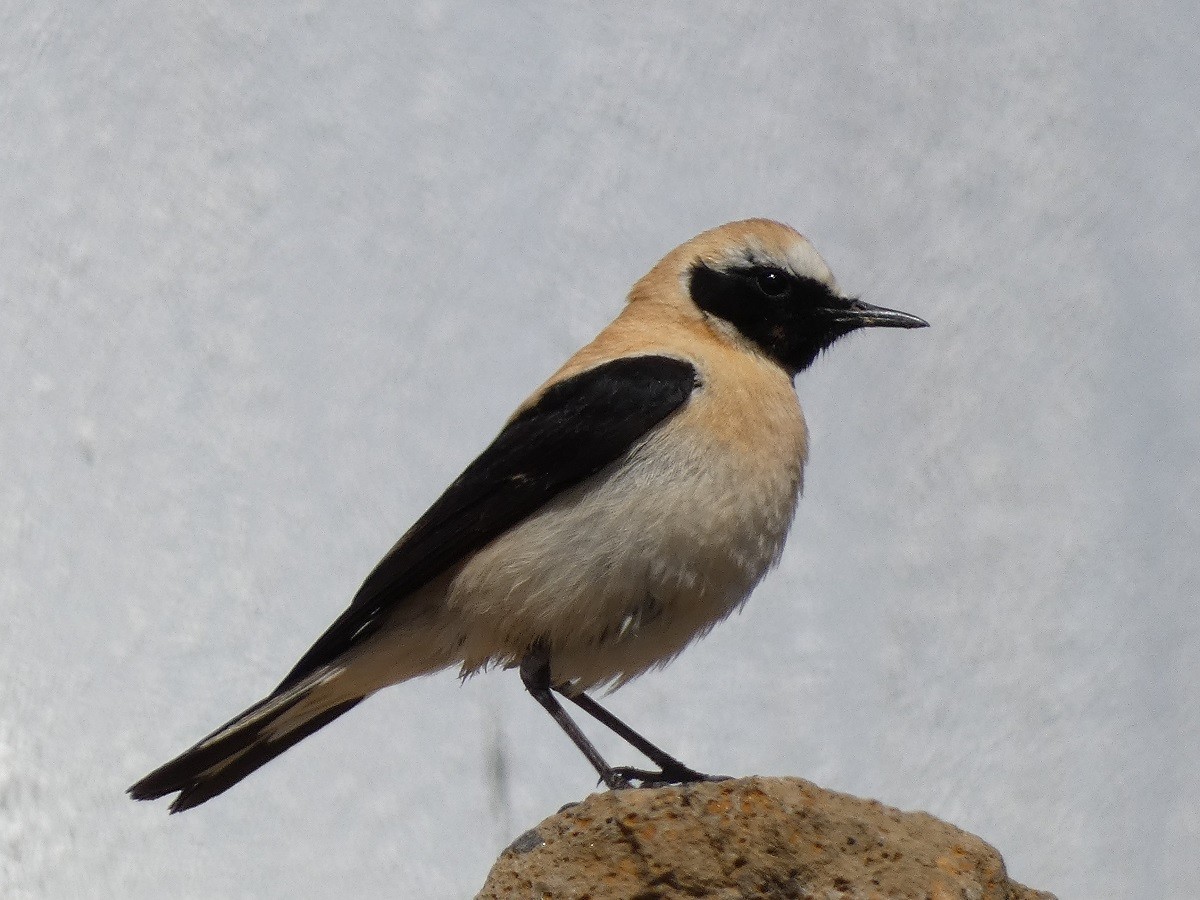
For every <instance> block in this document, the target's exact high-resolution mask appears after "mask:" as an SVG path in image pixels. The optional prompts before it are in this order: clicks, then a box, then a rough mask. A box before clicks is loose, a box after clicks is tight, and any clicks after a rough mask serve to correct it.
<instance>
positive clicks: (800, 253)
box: [721, 234, 841, 294]
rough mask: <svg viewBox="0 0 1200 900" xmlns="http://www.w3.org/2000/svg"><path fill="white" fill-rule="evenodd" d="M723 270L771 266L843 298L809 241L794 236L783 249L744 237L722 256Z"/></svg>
mask: <svg viewBox="0 0 1200 900" xmlns="http://www.w3.org/2000/svg"><path fill="white" fill-rule="evenodd" d="M722 257H723V258H722V260H721V263H722V265H721V268H730V269H734V268H740V267H742V266H747V265H751V266H771V267H774V268H776V269H784V270H786V271H789V272H791V273H792V274H793V275H798V276H800V277H801V278H811V279H813V280H814V281H819V282H821V283H822V284H825V285H828V287H829V289H830V290H831V291H833V292H834V293H835V294H840V293H841V292H840V291H839V290H838V286H837V279H836V278H834V277H833V272H831V271H830V270H829V266H828V265H826V264H825V260H823V259H822V258H821V254H820V253H818V252H817V248H816V247H814V246H813V245H812V244H811V243H810V242H809V240H808V239H807V238H806V237H803V236H802V235H799V234H794V235H792V239H791V240H790V241H788V243H787V246H786V247H784V248H782V252H781V249H780V248H779V246H778V245H775V246H768V245H767V244H765V243H763V242H762V241H761V240H759V238H758V237H757V236H756V235H745V236H744V237H743V238H742V240H741V241H739V242H738V243H737V244H735V245H732V246H730V247H728V248H727V249H726V250H725V252H724V253H723V254H722Z"/></svg>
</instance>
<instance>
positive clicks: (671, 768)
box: [605, 763, 730, 790]
mask: <svg viewBox="0 0 1200 900" xmlns="http://www.w3.org/2000/svg"><path fill="white" fill-rule="evenodd" d="M610 774H611V776H612V780H613V784H610V785H609V787H610V788H612V789H613V790H624V789H627V788H633V787H639V788H654V787H665V786H667V785H672V784H695V783H697V782H702V781H728V780H729V777H730V776H728V775H705V774H704V773H703V772H697V771H696V770H695V769H692V768H689V767H688V766H685V765H683V763H677V764H675V765H666V766H663V767H662V769H660V770H659V771H657V772H655V771H651V770H649V769H638V768H634V767H633V766H617V767H616V768H614V769H612V771H611V773H610ZM605 780H606V781H607V779H605Z"/></svg>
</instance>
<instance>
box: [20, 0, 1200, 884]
mask: <svg viewBox="0 0 1200 900" xmlns="http://www.w3.org/2000/svg"><path fill="white" fill-rule="evenodd" d="M1194 12H1195V11H1194V9H1193V8H1192V6H1191V5H1190V4H1188V3H1184V2H1182V0H1180V2H1174V3H1172V2H1165V0H1164V2H1154V0H1151V2H1148V3H1142V4H1137V5H1131V4H1125V3H1119V2H1116V0H1107V2H1100V3H1080V2H1067V3H1059V4H1043V3H1034V2H1021V3H1011V4H994V5H991V6H986V5H970V4H966V5H964V4H947V3H939V2H928V0H926V2H915V3H909V4H904V5H903V8H893V5H891V4H882V3H866V2H853V0H851V2H846V3H838V4H827V3H816V2H801V3H797V2H775V3H759V4H752V5H751V4H733V3H721V4H717V3H692V2H682V0H677V2H666V3H657V4H653V5H649V4H640V3H609V4H603V5H601V4H582V3H580V4H530V3H516V2H514V3H506V4H481V3H471V2H466V0H459V2H449V0H428V2H416V3H395V2H393V3H386V4H385V3H377V2H367V3H361V4H353V5H346V4H335V3H332V2H328V0H310V2H302V3H298V4H268V3H251V4H246V3H233V2H225V3H222V2H204V3H198V4H167V5H165V6H164V5H161V4H152V3H145V2H135V0H106V2H100V3H95V4H86V5H79V6H77V7H74V8H71V7H68V6H63V5H61V4H56V3H50V2H46V0H24V2H22V0H16V2H10V3H8V4H6V5H5V7H4V10H3V12H2V13H0V121H3V123H4V125H3V128H0V173H2V174H0V414H2V416H3V419H2V426H0V472H2V473H3V476H2V478H0V621H2V622H3V625H2V626H0V889H2V892H3V894H4V896H5V897H20V898H25V897H29V898H60V897H61V898H76V897H121V898H159V897H187V898H193V897H194V898H208V897H246V898H258V897H263V898H275V897H280V898H282V897H296V896H358V897H381V898H382V897H422V898H456V897H465V896H470V895H472V894H473V893H474V891H475V890H477V889H478V888H479V886H481V885H482V883H483V879H484V876H485V874H486V872H487V869H488V867H489V866H490V864H491V862H492V860H493V858H494V857H495V855H496V854H497V853H498V851H499V850H500V849H501V848H502V847H504V846H505V845H506V844H507V843H508V842H509V841H510V840H511V839H512V838H513V837H515V836H516V835H517V834H519V833H520V832H521V831H523V830H524V829H526V828H528V827H530V826H532V825H534V824H535V823H536V822H537V821H539V820H540V819H541V818H543V817H544V816H546V815H548V814H550V813H552V812H554V811H555V810H556V809H558V807H559V806H561V805H562V804H564V803H566V802H569V801H571V800H574V799H577V798H579V797H580V796H582V795H584V794H585V793H587V792H588V791H589V790H591V789H592V788H593V785H594V783H595V779H594V774H593V773H592V771H591V770H590V769H589V767H588V766H587V763H586V762H585V761H584V760H583V758H582V757H581V756H580V755H579V754H578V753H577V752H576V751H575V750H574V749H573V748H572V747H571V746H570V745H569V744H568V743H567V741H566V739H565V738H564V737H563V735H562V734H561V733H560V732H559V731H558V730H557V728H556V727H555V726H554V724H553V723H552V722H551V721H550V719H549V718H548V717H547V716H546V715H545V714H544V713H543V712H542V711H541V709H540V708H538V707H537V705H536V704H535V703H534V702H532V701H531V700H530V699H529V698H527V697H526V696H525V695H524V694H523V691H522V689H521V686H520V683H519V679H518V678H517V676H516V675H515V673H512V672H507V673H505V672H495V673H490V674H488V675H486V676H482V677H479V678H475V679H473V680H471V681H469V682H467V683H466V684H461V685H460V684H459V682H458V680H457V678H456V677H455V675H454V673H445V674H443V675H439V676H435V677H431V678H428V679H425V680H423V681H420V682H418V683H411V684H408V685H405V686H404V687H402V688H398V689H392V690H390V691H388V692H385V693H384V694H382V695H379V696H377V697H376V698H374V699H373V700H372V701H371V702H369V703H367V704H365V705H364V706H362V707H360V708H358V709H356V710H355V711H354V712H353V714H351V715H348V716H346V717H345V718H343V719H341V720H339V721H338V722H336V723H335V724H334V725H332V726H330V727H329V728H327V729H325V730H324V731H322V732H320V733H319V734H318V735H316V736H315V737H313V738H311V739H309V740H307V741H305V742H304V743H303V744H301V745H299V746H298V747H296V748H295V749H294V750H292V751H290V752H289V753H287V754H286V755H285V756H283V757H281V758H280V759H279V760H277V761H276V762H275V763H273V764H272V765H270V766H269V767H268V768H266V769H264V770H262V771H261V772H260V773H258V774H256V775H255V776H253V777H252V778H250V779H249V780H248V781H246V782H244V783H243V784H241V785H239V786H238V787H237V788H236V789H234V790H233V791H231V792H230V793H228V794H226V795H224V796H222V797H220V798H219V799H217V800H215V801H213V802H211V803H209V804H208V805H206V806H203V807H201V808H199V809H197V810H195V811H193V812H190V813H188V814H186V815H183V816H178V817H173V818H168V817H167V815H166V805H165V803H157V804H134V803H132V802H131V801H129V800H128V799H127V798H126V797H125V796H124V793H123V792H124V789H125V787H126V786H127V785H129V784H130V783H131V782H132V781H133V780H134V779H135V778H137V777H139V776H140V775H142V774H143V773H144V772H146V771H147V770H148V769H149V768H151V767H152V766H154V765H157V764H158V763H161V762H163V761H164V760H165V759H167V758H168V757H169V756H172V755H174V754H175V753H176V752H178V751H179V750H182V749H183V748H184V747H186V746H188V745H190V744H191V743H192V742H193V741H195V740H196V739H198V738H199V737H201V736H202V735H203V734H205V733H207V732H208V731H209V730H210V729H212V728H213V727H215V726H216V725H218V724H220V723H221V722H223V721H225V720H226V719H228V718H229V717H230V716H232V715H233V714H235V713H236V712H238V711H239V710H241V709H242V708H243V707H244V706H246V705H247V704H249V703H250V702H251V701H253V700H256V699H257V698H258V697H259V696H261V695H262V694H263V693H264V692H265V691H267V690H269V689H270V688H271V687H273V686H274V684H275V683H276V682H277V681H278V680H279V678H280V677H282V675H283V674H284V672H286V671H287V669H288V668H290V666H291V664H292V663H293V662H294V660H295V659H296V658H297V657H298V655H299V654H300V653H301V652H302V651H303V650H304V649H306V648H307V646H308V645H309V643H310V642H311V641H312V640H313V639H314V638H315V637H316V635H317V634H318V633H319V632H320V631H322V630H323V629H324V627H325V626H326V625H327V624H328V623H329V622H330V621H331V620H332V619H333V618H334V617H335V616H336V615H337V614H338V613H339V612H340V611H341V610H342V609H343V607H344V606H345V604H346V603H347V602H348V600H349V598H350V597H351V595H352V594H353V592H354V590H355V589H356V588H357V587H358V585H359V583H360V581H361V579H362V577H363V576H364V575H365V574H366V573H367V572H368V571H369V570H370V568H371V567H372V566H373V565H374V563H375V562H376V561H377V559H378V558H379V557H380V556H381V555H382V554H383V553H384V552H385V551H386V550H387V549H388V548H389V546H390V545H391V543H392V542H393V541H394V539H395V538H396V537H397V536H398V535H399V534H400V533H401V532H402V531H403V530H404V529H405V528H406V527H407V526H408V525H409V524H410V523H411V522H412V521H413V520H414V519H415V518H416V516H418V515H419V514H420V513H421V512H422V511H423V510H424V509H425V507H426V505H427V504H428V503H430V502H431V501H432V500H433V499H434V498H435V497H436V496H437V495H438V494H439V493H440V492H441V489H442V488H443V487H444V486H445V485H446V484H448V483H449V481H450V480H451V479H452V478H453V477H454V476H455V475H457V474H458V472H459V471H460V470H461V468H462V467H463V466H464V465H465V464H466V463H467V462H468V461H469V460H470V459H471V458H473V457H474V456H475V454H476V453H478V452H479V450H481V449H482V448H483V446H484V445H485V444H486V442H487V441H488V440H490V438H491V437H492V436H493V435H494V434H495V432H496V431H497V430H498V429H499V427H500V425H501V424H502V422H503V420H504V419H505V417H506V416H507V415H508V414H509V412H510V411H511V410H512V408H513V407H514V406H515V404H516V403H517V402H519V401H520V400H521V399H522V398H523V397H524V396H525V395H526V394H527V393H528V392H529V391H530V390H531V389H532V388H533V387H534V386H535V385H537V384H538V383H540V381H541V380H542V379H543V378H544V377H545V376H547V375H548V374H549V373H550V372H551V371H553V370H554V369H555V368H556V367H557V366H558V365H559V363H560V362H561V361H562V360H563V359H564V358H565V357H566V356H567V355H568V354H569V353H570V352H571V351H572V350H574V349H575V348H576V347H577V346H578V345H580V344H582V343H583V342H584V341H586V340H587V339H588V338H590V337H591V335H592V334H593V333H594V332H596V331H597V330H598V329H599V328H600V327H602V326H603V325H604V324H605V323H606V322H607V321H608V320H609V319H610V318H611V317H612V316H613V315H614V314H615V313H616V312H617V311H618V310H619V308H620V306H621V303H622V300H623V297H624V294H625V291H626V290H627V289H628V287H629V286H630V285H631V284H632V282H633V281H634V280H635V279H637V278H638V277H639V276H640V275H641V274H642V273H643V272H645V271H646V270H647V269H648V268H649V267H650V266H651V265H652V264H653V263H654V262H655V261H656V260H657V259H658V258H659V257H660V256H661V255H662V254H664V253H665V252H666V251H667V250H669V249H671V248H672V247H673V246H675V245H676V244H678V243H680V242H681V241H683V240H686V239H687V238H689V237H691V236H692V235H693V234H695V233H697V232H699V231H701V230H703V229H705V228H708V227H711V226H714V225H717V224H719V223H721V222H724V221H727V220H730V219H734V218H741V217H745V216H749V215H764V216H770V217H774V218H778V219H781V220H783V221H786V222H788V223H790V224H792V225H794V226H796V227H797V228H799V229H800V230H802V231H804V232H805V233H806V234H807V235H809V237H811V238H812V240H813V241H814V243H815V244H816V246H817V247H818V248H819V249H820V250H821V252H822V253H823V255H824V256H825V257H826V259H827V260H828V261H829V263H830V265H831V266H832V268H833V270H834V271H835V272H836V273H837V275H838V278H839V280H840V281H841V283H842V285H843V286H844V287H845V288H846V289H847V290H848V291H851V292H854V293H858V294H860V295H862V296H863V297H864V298H865V299H867V300H869V301H871V302H874V303H879V304H884V305H887V306H895V307H899V308H901V309H904V310H907V311H910V312H913V313H916V314H918V315H921V316H923V317H925V318H927V319H928V320H929V321H930V322H931V323H932V326H933V327H932V328H930V329H929V330H927V331H921V332H872V333H863V334H860V335H856V336H855V337H853V338H850V339H848V340H847V341H845V342H843V343H842V344H840V345H839V346H838V347H837V348H835V350H834V351H833V352H831V353H830V354H828V355H827V356H825V357H823V358H822V359H821V360H820V361H819V362H818V363H817V365H816V366H815V367H814V368H813V369H812V370H810V371H809V372H806V373H804V374H803V375H802V376H801V377H800V379H799V381H798V385H797V387H798V390H799V392H800V394H801V397H802V400H803V402H804V405H805V409H806V411H807V415H808V419H809V424H810V427H811V431H812V443H813V449H812V459H811V464H810V466H809V469H808V477H807V480H808V487H807V489H806V495H805V498H804V500H803V502H802V503H801V505H800V512H799V516H798V519H797V522H796V525H795V528H794V530H793V532H792V538H791V541H790V543H789V546H788V550H787V554H786V556H785V558H784V560H783V562H782V564H781V565H780V566H779V568H778V569H777V570H776V571H775V572H774V573H773V574H772V575H770V576H769V577H768V579H767V580H766V582H764V584H763V585H762V586H761V587H760V589H759V590H758V591H757V593H756V594H755V595H754V597H753V598H752V599H751V602H750V603H749V605H748V606H747V607H746V609H745V610H744V612H743V613H742V614H741V615H738V616H735V617H734V618H732V619H731V620H729V621H728V622H727V623H725V624H724V625H723V626H721V627H719V628H718V629H717V630H716V631H715V632H714V633H713V634H712V635H711V636H710V637H709V638H708V639H707V640H705V641H703V642H702V643H700V644H698V645H697V646H695V647H694V648H693V649H692V650H691V651H689V652H688V653H687V654H685V655H684V656H683V657H682V658H681V659H679V660H678V661H677V662H676V663H674V664H673V665H672V666H670V667H669V668H668V669H666V670H665V671H663V672H661V673H656V674H653V675H650V676H647V677H645V678H643V679H642V680H640V681H637V682H635V683H634V684H632V685H630V686H629V687H627V688H626V689H624V690H623V691H621V692H620V693H618V694H616V695H614V696H612V697H611V698H610V700H611V706H612V708H613V709H614V711H616V712H617V713H618V714H620V715H622V716H625V717H627V718H628V720H629V721H630V722H631V723H632V724H634V725H635V726H641V727H642V728H643V730H644V731H645V732H646V733H647V734H648V735H649V736H650V737H652V738H654V739H656V740H657V741H658V742H659V743H661V744H662V745H663V746H664V747H665V748H666V749H668V750H671V751H673V752H675V753H677V754H678V755H679V756H681V757H682V758H683V759H684V760H686V761H687V762H689V763H691V764H692V765H694V766H697V767H699V768H702V769H704V770H706V771H716V772H723V773H728V774H732V775H740V774H751V773H760V774H790V775H800V776H803V777H806V778H810V779H812V780H815V781H817V782H818V783H820V784H822V785H824V786H826V787H830V788H833V789H836V790H840V791H846V792H849V793H853V794H858V795H863V796H869V797H874V798H877V799H879V800H881V801H883V802H885V803H888V804H892V805H895V806H899V807H901V808H904V809H923V810H928V811H929V812H931V813H933V814H935V815H937V816H940V817H943V818H945V819H948V820H949V821H951V822H953V823H955V824H956V825H958V826H960V827H962V828H965V829H968V830H970V831H972V832H974V833H976V834H979V835H980V836H982V837H983V838H984V839H986V840H987V841H989V842H990V843H992V844H993V845H995V846H996V847H997V848H999V850H1000V851H1001V852H1002V853H1003V855H1004V857H1005V859H1006V860H1007V862H1008V865H1009V869H1010V873H1011V874H1012V876H1013V877H1014V878H1016V879H1018V880H1020V881H1023V882H1026V883H1028V884H1031V885H1034V886H1036V887H1039V888H1043V889H1048V890H1052V891H1054V892H1056V893H1058V894H1059V896H1060V897H1061V898H1063V900H1066V898H1075V897H1079V898H1091V897H1102V896H1111V897H1121V896H1142V897H1164V898H1184V897H1190V896H1193V894H1192V891H1193V890H1194V868H1195V862H1194V860H1195V852H1196V850H1197V848H1198V847H1200V765H1198V753H1197V747H1200V695H1198V692H1197V680H1198V675H1200V628H1198V626H1197V614H1196V597H1197V591H1198V588H1200V552H1198V550H1200V540H1198V538H1200V527H1198V525H1200V522H1198V520H1200V512H1198V510H1200V463H1198V458H1200V424H1198V423H1200V389H1198V385H1200V361H1198V357H1197V349H1196V348H1197V344H1198V340H1200V304H1198V303H1197V298H1198V294H1200V265H1198V263H1197V246H1198V245H1200V221H1198V218H1197V212H1196V210H1197V209H1198V208H1200V156H1198V153H1197V148H1198V146H1200V106H1198V104H1197V103H1196V86H1197V84H1200V42H1197V40H1196V30H1195V15H1194ZM1189 22H1191V23H1192V24H1190V25H1189V24H1187V23H1189ZM589 728H590V726H589ZM592 733H593V734H596V736H597V738H598V740H599V742H600V745H601V747H602V748H603V749H604V750H605V751H606V752H608V753H610V754H611V755H612V757H613V758H614V761H616V762H623V763H632V762H638V761H639V760H638V759H637V758H636V757H634V756H633V755H632V753H631V752H630V751H627V750H625V748H623V747H621V746H619V745H618V744H616V743H614V742H612V741H610V740H609V739H608V736H607V735H602V734H598V733H596V732H595V731H594V730H593V731H592Z"/></svg>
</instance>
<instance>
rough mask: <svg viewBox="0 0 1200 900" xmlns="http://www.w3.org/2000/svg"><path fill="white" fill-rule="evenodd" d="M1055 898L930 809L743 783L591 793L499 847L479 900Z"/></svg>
mask: <svg viewBox="0 0 1200 900" xmlns="http://www.w3.org/2000/svg"><path fill="white" fill-rule="evenodd" d="M699 897H704V898H714V900H733V898H740V897H755V898H766V900H776V898H779V900H782V898H821V900H834V898H855V900H859V898H862V900H875V898H880V900H882V898H889V900H893V898H894V900H903V898H914V900H915V898H922V900H1053V897H1052V895H1051V894H1047V893H1043V892H1040V891H1035V890H1031V889H1029V888H1026V887H1023V886H1022V885H1019V884H1017V883H1015V882H1013V881H1010V880H1009V879H1008V876H1007V875H1006V873H1005V871H1004V861H1003V860H1002V859H1001V858H1000V854H999V853H997V852H996V850H995V849H993V848H992V847H990V846H988V845H987V844H985V843H984V842H983V841H981V840H980V839H979V838H977V837H975V836H973V835H970V834H967V833H966V832H965V831H960V830H959V829H957V828H955V827H954V826H952V825H948V824H946V823H945V822H942V821H941V820H939V819H935V818H934V817H933V816H930V815H928V814H927V813H921V812H916V813H906V812H901V811H900V810H897V809H892V808H891V807H888V806H884V805H883V804H881V803H878V802H876V801H874V800H860V799H859V798H857V797H851V796H849V795H847V794H838V793H834V792H833V791H827V790H823V789H822V788H819V787H817V786H816V785H814V784H811V783H809V782H807V781H803V780H801V779H799V778H744V779H740V780H736V781H723V782H717V783H710V784H696V785H687V786H680V787H668V788H658V789H654V790H649V789H646V790H628V791H619V792H612V791H610V792H607V793H602V794H594V795H592V796H591V797H588V798H587V799H586V800H584V801H583V802H582V803H579V804H576V805H573V806H570V807H568V808H566V809H564V810H562V811H560V812H559V813H557V814H556V815H553V816H551V817H550V818H548V819H546V820H545V821H544V822H542V823H541V824H540V825H538V826H537V828H534V829H531V830H530V831H528V832H526V833H525V834H523V835H521V836H520V837H519V838H517V840H516V841H514V842H513V844H512V845H511V846H510V847H509V848H508V849H507V850H505V851H504V853H502V854H501V856H500V858H499V859H498V860H497V861H496V864H495V865H494V866H493V867H492V871H491V873H490V874H489V876H488V880H487V883H486V884H485V885H484V888H483V890H482V891H481V892H480V893H479V894H478V898H477V900H514V898H521V900H551V898H553V900H559V898H561V900H567V898H570V900H602V898H624V900H675V898H699Z"/></svg>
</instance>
